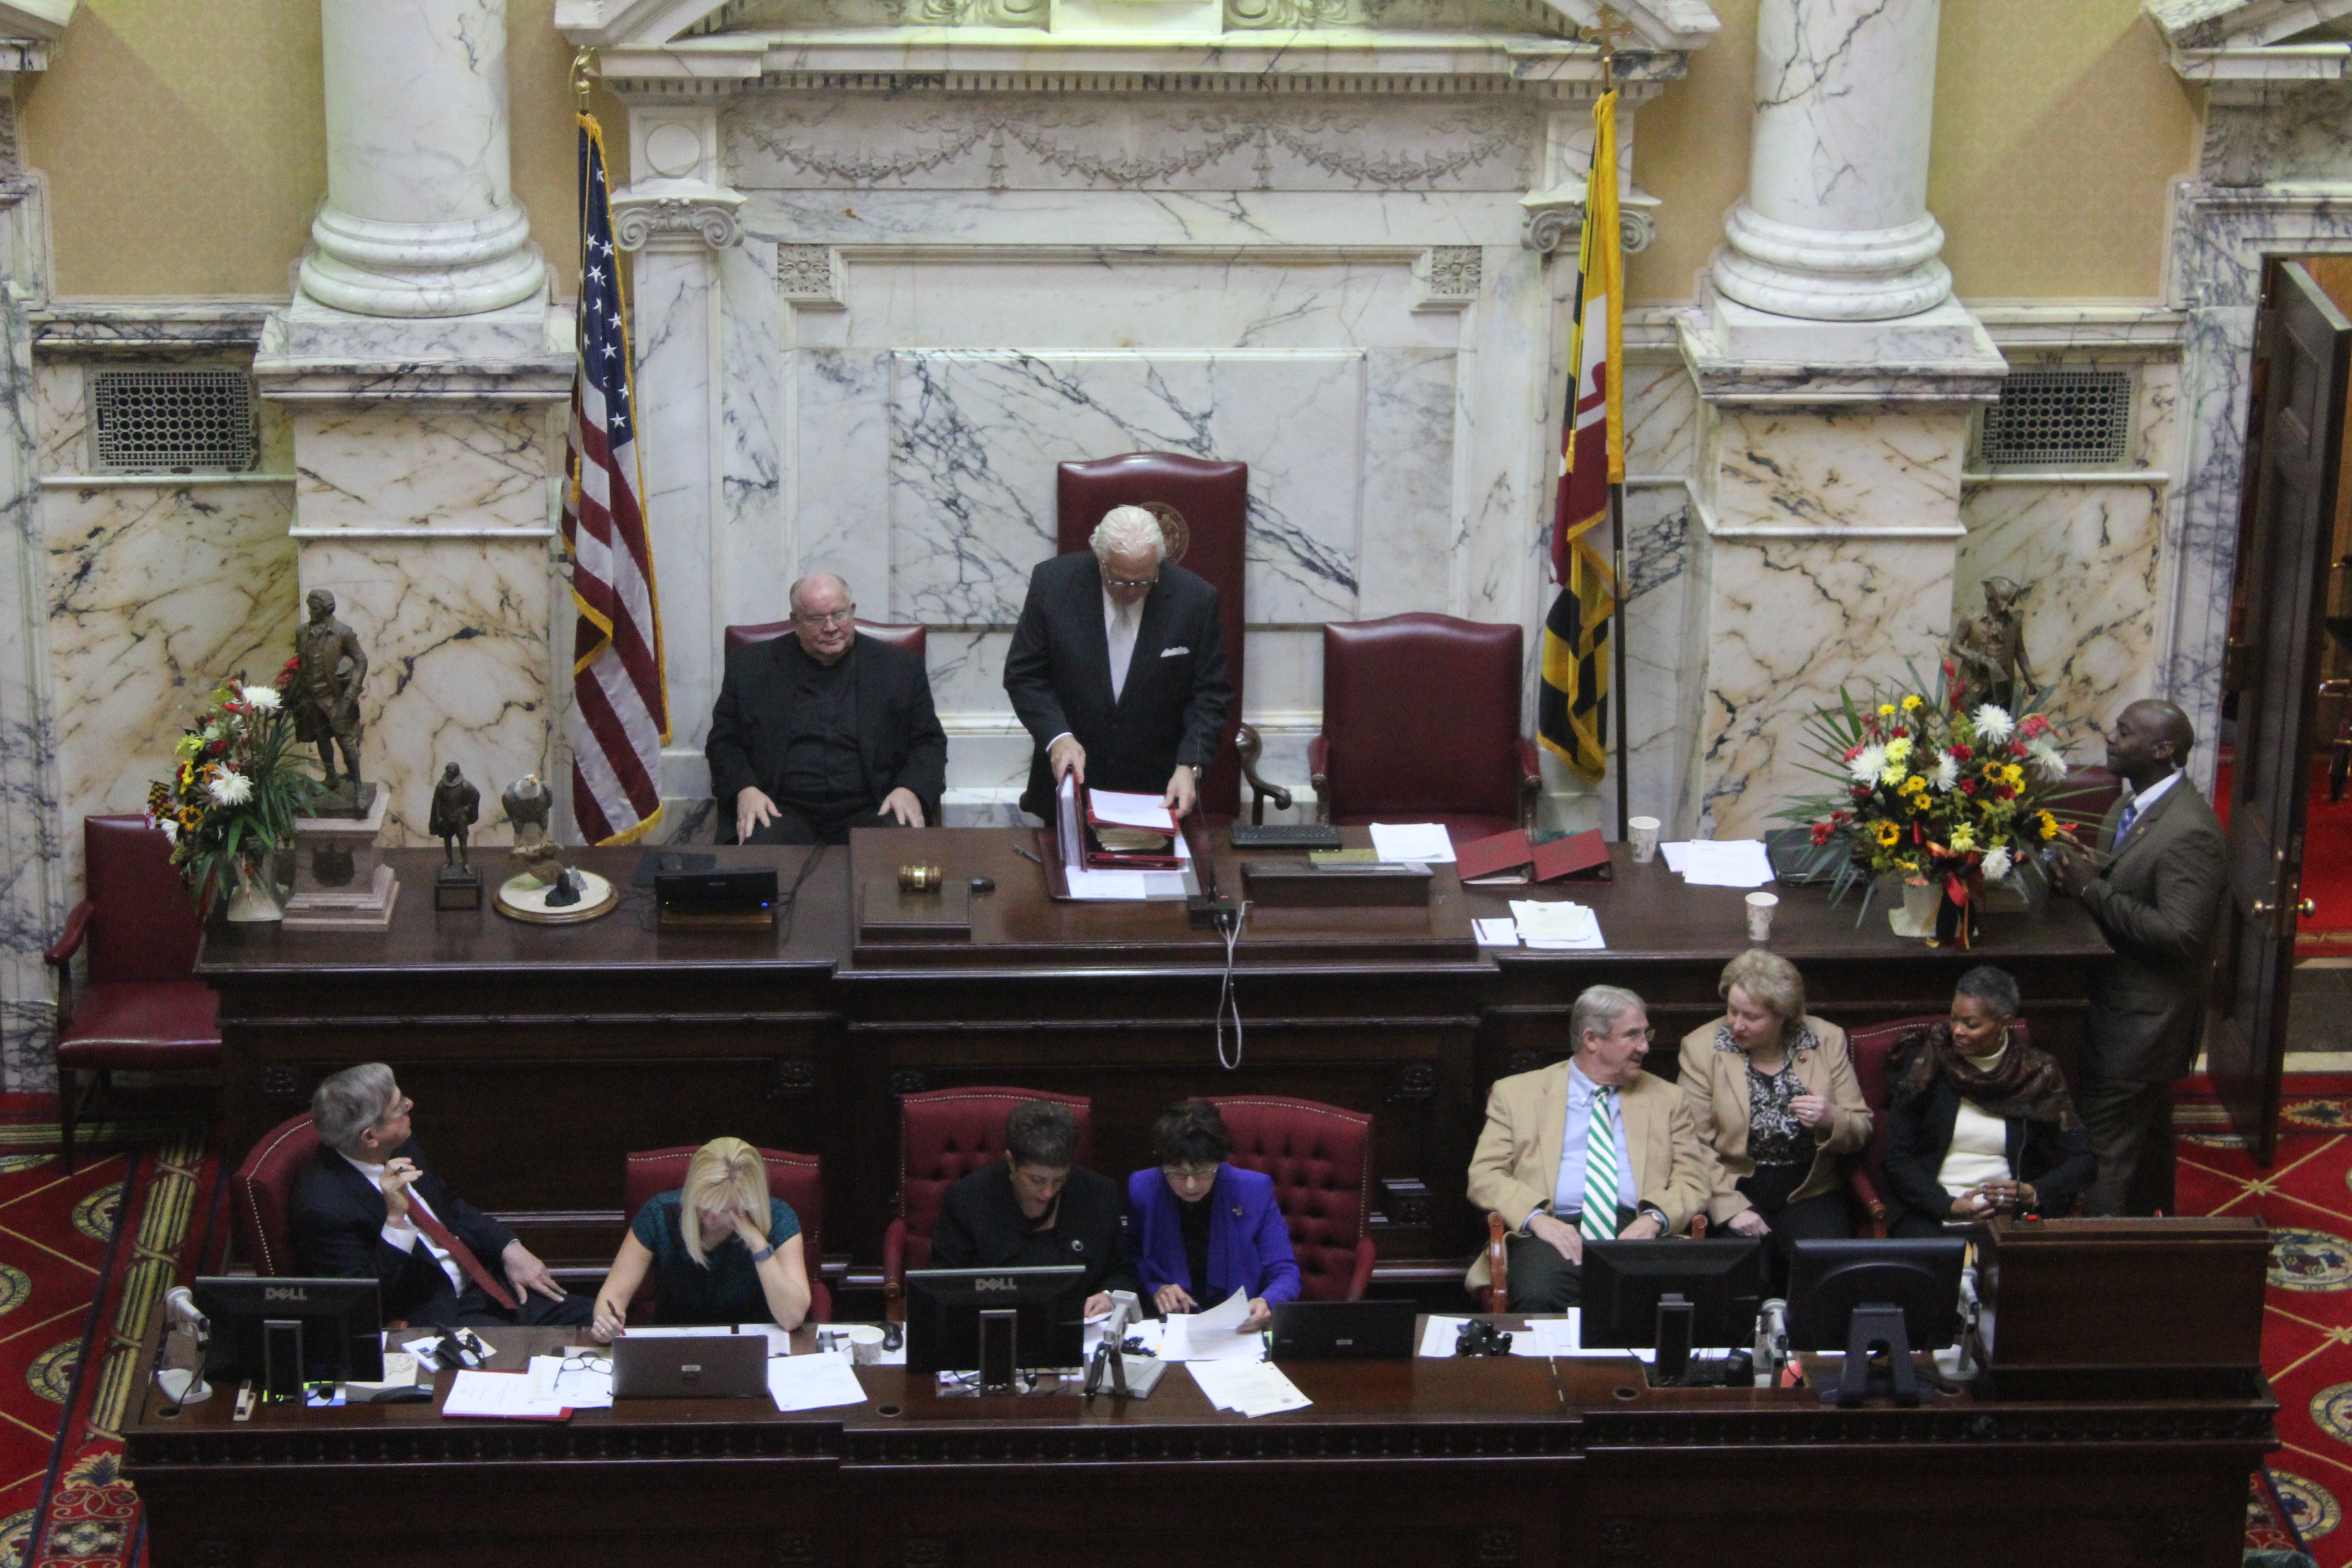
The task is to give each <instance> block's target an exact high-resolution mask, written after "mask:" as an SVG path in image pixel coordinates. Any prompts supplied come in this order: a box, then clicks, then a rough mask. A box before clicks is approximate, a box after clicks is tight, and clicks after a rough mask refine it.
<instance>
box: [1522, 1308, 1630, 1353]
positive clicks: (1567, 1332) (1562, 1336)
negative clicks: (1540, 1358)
mask: <svg viewBox="0 0 2352 1568" xmlns="http://www.w3.org/2000/svg"><path fill="white" fill-rule="evenodd" d="M1528 1328H1529V1329H1531V1330H1533V1331H1534V1332H1533V1333H1532V1334H1531V1335H1530V1336H1529V1337H1530V1338H1531V1339H1532V1340H1533V1341H1534V1342H1535V1343H1536V1345H1537V1346H1538V1347H1539V1348H1538V1349H1537V1351H1536V1352H1534V1353H1536V1354H1537V1355H1547V1356H1554V1355H1557V1356H1576V1357H1580V1358H1582V1359H1584V1360H1588V1361H1589V1360H1593V1359H1595V1358H1606V1357H1610V1356H1628V1355H1629V1356H1632V1357H1633V1359H1634V1360H1635V1361H1638V1362H1640V1363H1643V1365H1644V1366H1646V1365H1648V1364H1649V1363H1652V1362H1654V1361H1656V1360H1657V1359H1658V1352H1655V1351H1627V1350H1613V1349H1604V1348H1601V1347H1591V1348H1588V1347H1587V1346H1586V1345H1585V1343H1584V1314H1583V1313H1582V1312H1580V1311H1579V1310H1576V1309H1575V1308H1573V1307H1570V1309H1569V1310H1567V1311H1566V1312H1564V1313H1562V1314H1561V1315H1560V1316H1559V1317H1557V1318H1530V1319H1529V1320H1528Z"/></svg>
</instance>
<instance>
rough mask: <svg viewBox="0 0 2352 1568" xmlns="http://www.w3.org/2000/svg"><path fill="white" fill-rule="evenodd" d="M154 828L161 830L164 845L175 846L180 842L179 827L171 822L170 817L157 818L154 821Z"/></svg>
mask: <svg viewBox="0 0 2352 1568" xmlns="http://www.w3.org/2000/svg"><path fill="white" fill-rule="evenodd" d="M155 826H158V827H160V828H162V829H163V842H164V843H166V844H177V843H178V842H179V841H180V825H179V824H178V823H176V822H174V821H173V820H172V819H171V818H170V817H168V816H160V817H157V818H156V819H155Z"/></svg>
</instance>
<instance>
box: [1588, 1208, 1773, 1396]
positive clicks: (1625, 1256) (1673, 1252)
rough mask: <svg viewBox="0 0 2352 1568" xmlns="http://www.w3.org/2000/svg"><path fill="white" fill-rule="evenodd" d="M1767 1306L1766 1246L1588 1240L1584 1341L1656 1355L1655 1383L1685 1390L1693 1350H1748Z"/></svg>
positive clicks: (1736, 1241)
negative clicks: (1759, 1316)
mask: <svg viewBox="0 0 2352 1568" xmlns="http://www.w3.org/2000/svg"><path fill="white" fill-rule="evenodd" d="M1763 1304H1764V1244H1763V1243H1762V1242H1761V1241H1759V1240H1755V1239H1752V1238H1749V1237H1736V1238H1733V1239H1729V1240H1721V1241H1669V1240H1659V1241H1588V1242H1586V1243H1585V1244H1584V1301H1583V1307H1582V1310H1581V1316H1582V1320H1583V1321H1582V1324H1581V1329H1582V1341H1583V1343H1584V1344H1585V1345H1586V1346H1587V1347H1588V1348H1591V1349H1596V1350H1655V1351H1656V1352H1658V1354H1657V1361H1656V1363H1655V1364H1654V1366H1653V1367H1652V1369H1651V1377H1652V1380H1653V1381H1654V1382H1655V1383H1657V1384H1660V1385H1662V1386H1671V1385H1674V1384H1680V1383H1682V1382H1683V1381H1684V1380H1685V1377H1686V1376H1687V1375H1688V1373H1689V1369H1690V1352H1691V1347H1692V1346H1693V1345H1744V1344H1748V1343H1751V1342H1753V1341H1754V1340H1755V1338H1756V1314H1757V1312H1758V1310H1759V1309H1761V1308H1762V1306H1763Z"/></svg>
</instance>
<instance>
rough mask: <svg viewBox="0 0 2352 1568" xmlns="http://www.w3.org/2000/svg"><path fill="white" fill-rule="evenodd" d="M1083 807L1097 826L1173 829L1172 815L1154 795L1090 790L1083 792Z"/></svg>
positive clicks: (1173, 819) (1151, 829)
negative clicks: (1084, 797) (1085, 795)
mask: <svg viewBox="0 0 2352 1568" xmlns="http://www.w3.org/2000/svg"><path fill="white" fill-rule="evenodd" d="M1087 811H1088V812H1089V813H1090V814H1091V815H1092V816H1093V817H1094V819H1095V823H1096V825H1097V826H1105V827H1140V828H1142V829H1144V830H1145V831H1146V832H1150V833H1169V834H1172V833H1174V832H1175V831H1176V814H1175V813H1174V812H1172V811H1171V810H1169V809H1168V807H1167V806H1166V805H1162V804H1161V803H1160V796H1159V795H1134V794H1130V793H1129V792H1128V791H1125V790H1115V789H1090V790H1088V791H1087Z"/></svg>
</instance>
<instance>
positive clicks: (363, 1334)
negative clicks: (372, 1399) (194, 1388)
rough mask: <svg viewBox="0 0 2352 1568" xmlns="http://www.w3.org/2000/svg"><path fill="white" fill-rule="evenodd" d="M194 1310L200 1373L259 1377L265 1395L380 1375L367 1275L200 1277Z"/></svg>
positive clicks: (376, 1318)
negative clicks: (200, 1334) (198, 1315)
mask: <svg viewBox="0 0 2352 1568" xmlns="http://www.w3.org/2000/svg"><path fill="white" fill-rule="evenodd" d="M195 1297H196V1310H198V1311H200V1312H202V1313H203V1314H204V1315H205V1319H206V1321H208V1322H209V1324H210V1325H211V1328H210V1342H209V1345H208V1347H207V1349H206V1352H205V1377H206V1379H207V1380H208V1381H210V1382H214V1383H240V1382H243V1381H244V1380H245V1379H247V1378H258V1379H260V1380H261V1389H262V1392H263V1393H265V1394H268V1395H270V1396H271V1397H272V1398H280V1399H292V1398H297V1397H299V1395H300V1394H301V1392H302V1385H303V1384H306V1383H376V1382H380V1381H382V1379H383V1308H382V1305H381V1300H380V1295H379V1292H378V1290H377V1288H376V1282H375V1281H374V1280H373V1279H254V1278H250V1277H245V1276H236V1277H224V1278H218V1279H198V1280H197V1281H196V1290H195Z"/></svg>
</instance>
